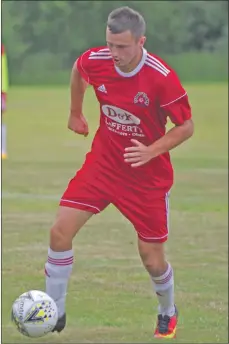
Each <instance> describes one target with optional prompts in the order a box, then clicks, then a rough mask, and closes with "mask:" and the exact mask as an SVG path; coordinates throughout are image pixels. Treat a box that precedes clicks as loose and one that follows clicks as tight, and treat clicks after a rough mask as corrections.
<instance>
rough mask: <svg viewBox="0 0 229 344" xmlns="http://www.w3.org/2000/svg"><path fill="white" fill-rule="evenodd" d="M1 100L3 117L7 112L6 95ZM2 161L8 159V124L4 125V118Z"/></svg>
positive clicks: (3, 94)
mask: <svg viewBox="0 0 229 344" xmlns="http://www.w3.org/2000/svg"><path fill="white" fill-rule="evenodd" d="M1 99H2V116H3V114H4V112H5V109H6V94H5V93H2V95H1ZM1 130H2V152H1V153H2V159H6V158H7V150H6V124H5V123H3V118H2V128H1Z"/></svg>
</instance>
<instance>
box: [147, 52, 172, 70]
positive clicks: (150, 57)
mask: <svg viewBox="0 0 229 344" xmlns="http://www.w3.org/2000/svg"><path fill="white" fill-rule="evenodd" d="M147 59H149V60H151V61H154V62H155V63H156V64H157V65H159V66H160V67H161V68H163V69H164V70H165V71H166V72H168V73H169V72H170V70H169V69H168V68H166V67H165V65H163V64H162V63H161V62H160V61H159V60H158V59H156V57H153V56H151V55H149V54H147Z"/></svg>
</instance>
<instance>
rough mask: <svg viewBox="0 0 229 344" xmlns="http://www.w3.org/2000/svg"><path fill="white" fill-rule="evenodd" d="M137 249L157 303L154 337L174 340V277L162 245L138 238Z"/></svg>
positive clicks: (175, 315) (175, 321)
mask: <svg viewBox="0 0 229 344" xmlns="http://www.w3.org/2000/svg"><path fill="white" fill-rule="evenodd" d="M144 240H145V239H144ZM138 248H139V254H140V256H141V259H142V262H143V264H144V266H145V268H146V270H147V271H148V273H149V275H150V277H151V280H152V284H153V288H154V291H155V293H156V295H157V298H158V302H159V307H158V322H157V326H156V330H155V333H154V335H155V337H168V338H174V336H175V334H176V325H177V316H178V314H177V309H176V306H175V301H174V276H173V269H172V266H171V265H170V263H169V262H168V261H167V260H166V257H165V253H164V244H163V243H156V242H147V241H143V240H142V239H141V238H140V237H139V238H138Z"/></svg>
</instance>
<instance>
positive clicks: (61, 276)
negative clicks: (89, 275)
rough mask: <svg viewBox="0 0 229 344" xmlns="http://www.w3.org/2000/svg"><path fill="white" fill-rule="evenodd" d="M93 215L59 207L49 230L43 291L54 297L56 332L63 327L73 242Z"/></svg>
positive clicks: (71, 264)
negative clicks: (57, 323)
mask: <svg viewBox="0 0 229 344" xmlns="http://www.w3.org/2000/svg"><path fill="white" fill-rule="evenodd" d="M92 215H93V213H91V212H88V211H83V210H80V209H74V208H68V207H62V206H60V207H59V210H58V214H57V218H56V221H55V223H54V225H53V226H52V228H51V230H50V247H49V249H48V260H47V262H46V264H45V274H46V293H47V294H48V295H50V296H51V297H52V298H53V299H54V300H55V302H56V304H57V307H58V316H59V319H60V320H61V319H62V320H63V321H62V325H61V324H59V326H57V328H56V331H58V332H60V331H61V330H62V329H63V328H64V326H65V301H66V293H67V286H68V281H69V278H70V275H71V272H72V266H73V250H72V241H73V238H74V236H75V235H76V234H77V232H78V231H79V230H80V228H81V227H82V226H83V225H84V224H85V223H86V222H87V221H88V220H89V219H90V217H91V216H92Z"/></svg>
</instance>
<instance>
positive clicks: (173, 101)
mask: <svg viewBox="0 0 229 344" xmlns="http://www.w3.org/2000/svg"><path fill="white" fill-rule="evenodd" d="M186 94H187V92H185V94H183V95H182V96H180V97H178V98H176V99H174V100H172V101H171V102H169V103H167V104H164V105H161V106H160V107H165V106H167V105H170V104H172V103H175V102H176V101H177V100H179V99H181V98H183V97H184V96H186Z"/></svg>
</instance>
